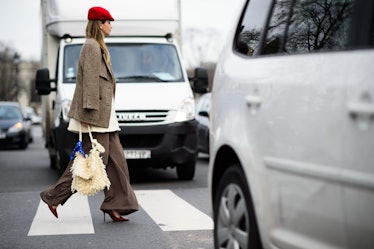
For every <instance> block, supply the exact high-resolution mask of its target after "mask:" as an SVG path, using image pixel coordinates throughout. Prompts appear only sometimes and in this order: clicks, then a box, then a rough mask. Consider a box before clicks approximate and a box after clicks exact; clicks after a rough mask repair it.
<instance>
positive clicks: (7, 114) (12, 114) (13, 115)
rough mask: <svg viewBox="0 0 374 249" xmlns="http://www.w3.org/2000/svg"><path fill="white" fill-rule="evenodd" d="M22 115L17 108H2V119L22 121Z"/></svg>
mask: <svg viewBox="0 0 374 249" xmlns="http://www.w3.org/2000/svg"><path fill="white" fill-rule="evenodd" d="M21 118H22V114H21V112H20V110H19V109H18V108H17V107H16V106H0V119H5V120H7V119H21Z"/></svg>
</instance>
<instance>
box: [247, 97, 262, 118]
mask: <svg viewBox="0 0 374 249" xmlns="http://www.w3.org/2000/svg"><path fill="white" fill-rule="evenodd" d="M245 102H246V104H247V106H248V108H249V110H250V112H251V114H252V115H254V114H256V112H257V110H258V108H260V105H261V103H262V100H261V98H260V97H259V96H254V95H248V96H246V97H245Z"/></svg>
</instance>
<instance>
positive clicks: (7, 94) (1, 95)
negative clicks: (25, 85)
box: [0, 42, 21, 101]
mask: <svg viewBox="0 0 374 249" xmlns="http://www.w3.org/2000/svg"><path fill="white" fill-rule="evenodd" d="M19 62H20V56H19V55H18V53H16V52H15V51H14V50H13V49H12V48H10V47H8V46H5V45H4V44H3V43H1V42H0V100H5V101H17V97H18V93H19V91H20V89H21V87H20V84H19V81H18V73H19Z"/></svg>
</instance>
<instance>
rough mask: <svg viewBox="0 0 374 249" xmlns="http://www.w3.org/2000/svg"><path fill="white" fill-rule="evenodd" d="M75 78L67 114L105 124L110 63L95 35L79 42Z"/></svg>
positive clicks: (111, 81)
mask: <svg viewBox="0 0 374 249" xmlns="http://www.w3.org/2000/svg"><path fill="white" fill-rule="evenodd" d="M76 82H77V83H76V87H75V92H74V96H73V100H72V103H71V107H70V111H69V113H68V116H69V117H70V118H73V119H75V120H77V121H80V122H84V123H88V124H90V125H92V126H98V127H103V128H107V127H108V126H109V119H110V112H111V108H112V98H113V96H114V94H115V90H116V82H115V77H114V75H113V72H112V66H111V65H109V64H107V63H106V61H105V59H104V54H103V53H102V50H101V48H100V45H99V43H98V42H97V41H96V40H95V39H92V38H90V39H87V40H86V42H85V43H84V44H83V46H82V49H81V52H80V56H79V61H78V71H77V81H76Z"/></svg>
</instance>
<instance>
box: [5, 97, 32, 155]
mask: <svg viewBox="0 0 374 249" xmlns="http://www.w3.org/2000/svg"><path fill="white" fill-rule="evenodd" d="M32 140H33V136H32V131H31V121H30V118H27V117H25V116H24V114H23V113H22V109H21V107H20V105H19V104H18V103H17V102H6V101H4V102H0V145H1V146H5V145H17V146H18V147H19V148H20V149H26V148H27V146H28V144H29V143H30V142H31V141H32Z"/></svg>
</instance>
